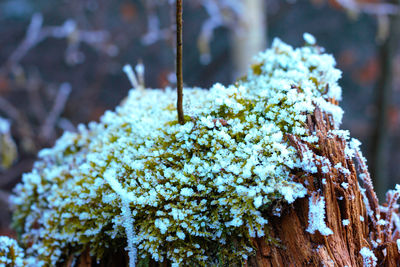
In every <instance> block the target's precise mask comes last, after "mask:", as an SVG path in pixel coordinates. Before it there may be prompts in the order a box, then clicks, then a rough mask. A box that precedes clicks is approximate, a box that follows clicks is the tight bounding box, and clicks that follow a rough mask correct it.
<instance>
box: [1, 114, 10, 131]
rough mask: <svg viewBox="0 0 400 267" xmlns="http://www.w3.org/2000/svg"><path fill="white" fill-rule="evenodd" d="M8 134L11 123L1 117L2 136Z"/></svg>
mask: <svg viewBox="0 0 400 267" xmlns="http://www.w3.org/2000/svg"><path fill="white" fill-rule="evenodd" d="M8 132H10V123H9V121H8V120H6V119H3V118H2V117H0V134H6V133H8Z"/></svg>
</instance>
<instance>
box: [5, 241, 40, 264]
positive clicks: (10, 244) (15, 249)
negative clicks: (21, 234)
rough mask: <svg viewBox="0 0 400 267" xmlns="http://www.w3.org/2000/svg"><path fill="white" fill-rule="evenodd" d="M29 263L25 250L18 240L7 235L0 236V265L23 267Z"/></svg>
mask: <svg viewBox="0 0 400 267" xmlns="http://www.w3.org/2000/svg"><path fill="white" fill-rule="evenodd" d="M31 263H33V262H31ZM28 264H29V262H28V261H26V260H25V255H24V251H23V249H22V248H20V247H19V245H18V243H17V241H15V240H14V239H11V238H9V237H7V236H0V266H13V267H23V266H27V265H28Z"/></svg>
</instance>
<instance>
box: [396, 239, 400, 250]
mask: <svg viewBox="0 0 400 267" xmlns="http://www.w3.org/2000/svg"><path fill="white" fill-rule="evenodd" d="M396 244H397V250H398V251H399V253H400V239H397V240H396Z"/></svg>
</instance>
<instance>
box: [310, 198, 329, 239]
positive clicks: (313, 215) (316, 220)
mask: <svg viewBox="0 0 400 267" xmlns="http://www.w3.org/2000/svg"><path fill="white" fill-rule="evenodd" d="M308 223H309V225H308V228H307V229H306V231H307V232H309V233H310V234H314V233H315V231H317V230H318V231H319V232H320V233H321V235H331V234H333V232H332V230H331V229H330V228H328V226H326V224H325V200H324V197H321V196H317V194H316V193H313V195H312V196H310V199H309V201H308Z"/></svg>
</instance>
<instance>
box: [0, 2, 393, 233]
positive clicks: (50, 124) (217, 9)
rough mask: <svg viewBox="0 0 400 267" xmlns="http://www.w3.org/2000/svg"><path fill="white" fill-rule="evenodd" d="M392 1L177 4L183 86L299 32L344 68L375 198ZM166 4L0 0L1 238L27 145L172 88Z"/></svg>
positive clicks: (387, 183)
mask: <svg viewBox="0 0 400 267" xmlns="http://www.w3.org/2000/svg"><path fill="white" fill-rule="evenodd" d="M399 6H400V1H399V0H395V1H392V2H390V1H385V2H384V1H380V0H297V1H296V0H287V1H284V0H236V1H232V0H190V1H184V59H183V61H184V62H183V66H184V82H185V85H186V86H199V87H204V88H208V87H210V86H211V85H212V84H214V83H216V82H220V83H223V84H225V85H227V84H230V83H232V82H233V81H235V79H237V78H238V77H239V76H240V75H242V74H243V73H244V72H245V70H246V69H247V67H248V65H249V64H250V62H251V58H252V56H253V55H254V54H255V53H257V52H258V51H260V50H264V49H265V48H266V47H268V46H269V44H270V43H271V41H272V39H273V38H274V37H279V38H281V39H282V40H283V41H285V42H287V43H289V44H291V45H294V46H300V45H302V44H303V42H304V41H303V38H302V35H303V33H304V32H309V33H311V34H313V35H314V36H315V37H316V38H317V40H318V44H319V45H321V46H323V47H325V48H326V51H327V52H328V53H331V54H333V55H334V57H335V58H336V60H337V64H338V68H340V69H341V70H342V71H343V78H342V80H341V82H340V84H341V86H342V88H343V101H342V103H341V105H342V107H343V109H344V110H345V116H344V122H343V125H342V128H343V129H349V130H350V132H351V136H353V137H356V138H358V139H360V140H361V141H362V143H363V145H362V150H363V152H364V155H365V156H366V157H367V159H368V163H369V166H370V171H371V173H372V176H373V178H374V182H375V187H376V189H377V191H378V195H379V197H380V198H381V200H382V201H383V200H384V196H385V194H384V192H386V190H387V189H389V188H393V187H394V185H395V184H396V183H400V172H399V170H400V168H399V167H398V166H399V164H400V51H399V50H400V49H398V48H399V47H400V43H399V40H400V9H399ZM174 20H175V14H174V1H173V0H141V1H140V0H114V1H109V0H68V1H64V0H58V1H54V0H36V1H30V0H0V216H1V219H0V235H12V231H11V230H10V229H9V222H10V217H9V210H8V204H7V199H8V196H9V194H10V192H11V190H12V188H13V187H14V186H15V184H16V183H18V182H19V181H20V179H21V175H22V173H24V172H28V171H29V170H30V169H31V167H32V164H33V162H34V160H35V158H36V154H37V152H38V151H39V150H40V149H42V148H44V147H49V146H52V145H53V144H54V142H55V140H56V138H57V137H59V136H60V135H61V134H62V132H63V131H66V130H68V131H74V130H75V128H76V126H77V125H78V124H79V123H87V122H89V121H92V120H98V119H99V117H100V116H101V115H102V114H103V112H104V111H105V110H107V109H113V108H114V107H115V106H116V105H118V103H119V102H120V101H121V100H122V99H123V98H124V97H125V96H126V95H127V93H128V90H129V88H130V87H131V86H130V84H129V81H128V79H127V78H126V76H125V74H124V73H123V71H122V66H123V65H125V64H126V63H130V64H132V65H136V64H137V63H142V64H143V65H144V66H145V73H144V81H145V85H146V87H151V88H163V87H166V86H174V82H175V77H174V72H175V63H174V61H175V52H174V47H175V35H174V34H175V33H174Z"/></svg>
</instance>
